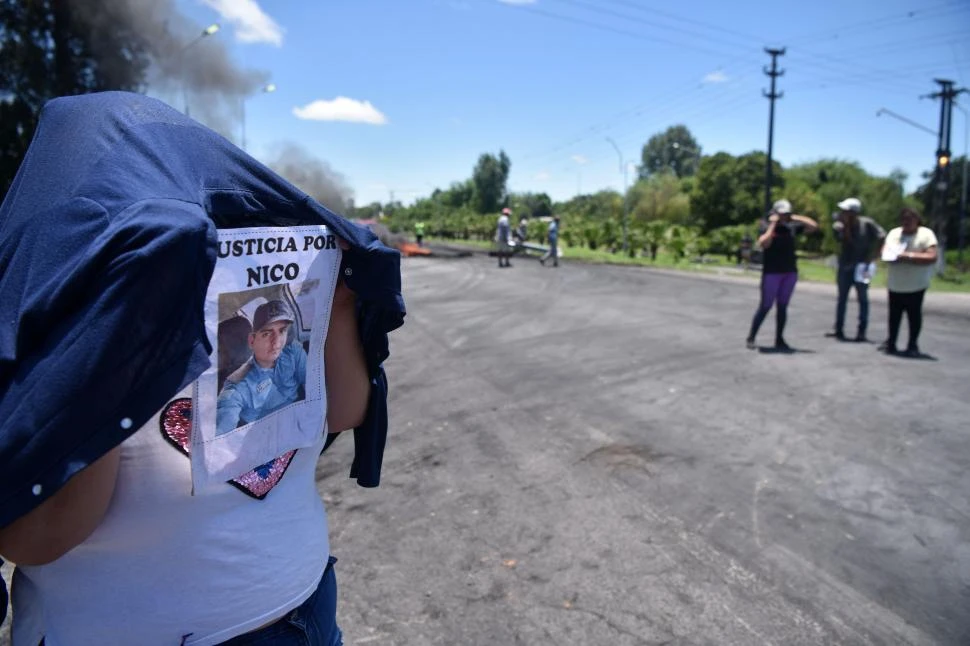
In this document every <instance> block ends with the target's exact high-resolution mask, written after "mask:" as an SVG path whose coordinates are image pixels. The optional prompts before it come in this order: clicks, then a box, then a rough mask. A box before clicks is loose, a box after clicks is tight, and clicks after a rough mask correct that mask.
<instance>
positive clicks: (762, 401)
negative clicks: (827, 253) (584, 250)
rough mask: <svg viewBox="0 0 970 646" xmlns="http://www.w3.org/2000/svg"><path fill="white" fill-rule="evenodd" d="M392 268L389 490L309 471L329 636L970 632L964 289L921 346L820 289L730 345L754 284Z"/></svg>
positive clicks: (494, 638)
mask: <svg viewBox="0 0 970 646" xmlns="http://www.w3.org/2000/svg"><path fill="white" fill-rule="evenodd" d="M405 283H406V292H407V298H408V305H409V309H410V314H409V317H408V322H407V325H406V326H405V328H404V329H402V330H400V331H399V332H397V333H395V335H394V337H393V342H392V351H393V356H392V359H391V360H390V361H389V363H388V371H389V374H390V379H391V385H392V395H391V411H392V431H391V440H390V444H389V446H388V450H387V453H386V456H385V466H384V479H383V483H382V486H381V487H380V488H379V489H376V490H365V489H361V488H358V487H356V486H355V485H353V484H352V483H351V482H350V481H348V480H347V479H346V468H347V467H346V465H349V461H350V456H351V453H352V442H350V441H349V438H345V439H341V440H340V441H339V442H338V443H337V444H336V445H335V446H334V447H333V449H332V452H331V453H328V455H327V456H326V457H325V458H324V459H323V460H322V461H321V464H320V469H319V477H320V490H321V492H322V493H323V495H324V497H325V499H326V500H327V502H328V508H329V511H330V521H331V533H332V544H333V549H334V552H335V554H336V555H337V556H338V557H339V558H340V563H339V564H338V566H337V570H338V577H339V578H340V581H341V600H340V604H341V605H340V621H341V623H342V625H343V627H344V630H345V634H346V643H347V644H348V645H356V644H377V645H383V644H388V645H400V646H404V645H407V646H422V645H431V644H434V645H441V646H454V645H466V644H467V645H482V646H485V645H489V646H490V645H492V644H556V645H561V644H569V645H572V644H584V645H586V644H611V645H627V644H629V645H633V644H685V645H686V644H698V645H699V644H712V645H733V644H737V645H742V646H749V645H755V644H776V645H779V646H782V645H784V646H788V645H800V644H819V645H822V644H825V645H828V644H885V645H893V646H895V645H902V644H954V645H956V644H967V643H970V610H968V609H970V544H968V538H970V498H968V495H967V493H968V491H970V468H968V467H970V396H968V395H970V383H968V381H970V340H968V332H970V307H968V308H962V307H961V303H963V302H965V301H960V300H959V299H955V300H954V299H949V300H947V299H940V300H939V301H938V304H941V305H942V306H941V307H938V308H936V309H935V310H934V311H940V312H942V313H940V314H930V315H929V316H928V317H927V320H926V324H925V333H924V340H923V347H924V349H925V350H926V351H928V352H930V353H931V354H933V355H935V356H936V357H937V359H938V360H936V361H931V360H927V361H912V360H904V359H895V358H887V357H883V356H881V355H879V354H878V353H877V352H876V351H875V349H874V346H873V345H857V344H837V343H835V342H832V341H829V340H827V339H824V338H823V337H822V333H823V332H824V331H825V330H827V329H828V328H829V326H830V325H831V321H832V316H833V309H834V303H833V301H832V296H831V288H824V287H817V286H816V287H808V286H802V288H801V289H800V290H799V291H796V295H795V301H794V303H793V307H792V311H791V315H790V323H789V329H790V332H789V334H788V339H789V342H790V343H792V344H793V345H795V346H797V347H798V348H800V349H801V350H802V351H801V352H799V353H797V354H794V355H778V354H771V353H760V352H752V351H748V350H745V349H744V344H743V338H744V336H745V333H746V331H747V325H748V322H749V321H750V316H751V314H752V313H753V310H754V307H755V304H756V300H757V290H756V287H755V286H754V283H751V282H740V283H739V282H737V281H731V280H716V279H710V278H703V277H698V276H692V275H671V274H668V273H660V272H651V271H647V270H640V269H636V268H621V267H603V266H584V265H571V264H569V263H568V262H566V263H564V266H562V267H560V268H559V269H558V270H554V269H551V268H542V267H540V266H539V265H538V264H537V263H535V262H534V261H531V262H530V261H519V262H517V263H516V265H515V267H514V268H512V269H504V270H499V269H497V268H496V267H495V265H494V260H488V259H485V258H483V257H473V258H464V259H455V260H433V259H410V260H406V261H405ZM932 296H935V295H931V297H932ZM930 303H931V304H932V303H933V300H932V298H931V301H930ZM854 312H855V310H854V306H852V307H851V309H850V313H851V315H852V316H854V315H855V314H854ZM873 315H874V319H875V320H874V322H873V325H872V330H871V336H872V337H873V338H876V339H880V338H881V337H882V335H883V333H884V323H883V319H884V315H885V308H884V305H879V304H877V305H874V308H873ZM773 324H774V321H773V318H769V320H768V321H767V322H766V323H765V327H764V329H763V331H762V338H763V340H765V341H767V340H769V339H770V338H771V335H772V334H773ZM0 641H2V639H0Z"/></svg>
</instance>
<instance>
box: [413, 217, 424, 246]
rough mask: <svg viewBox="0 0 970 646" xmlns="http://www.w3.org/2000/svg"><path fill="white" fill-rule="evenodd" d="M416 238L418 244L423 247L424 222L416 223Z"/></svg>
mask: <svg viewBox="0 0 970 646" xmlns="http://www.w3.org/2000/svg"><path fill="white" fill-rule="evenodd" d="M414 239H415V240H416V241H417V243H418V246H419V247H421V246H423V245H422V242H423V241H424V222H415V223H414Z"/></svg>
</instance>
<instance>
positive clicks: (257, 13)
mask: <svg viewBox="0 0 970 646" xmlns="http://www.w3.org/2000/svg"><path fill="white" fill-rule="evenodd" d="M202 2H203V3H205V4H206V5H208V6H209V7H211V8H212V9H214V10H215V11H216V12H217V13H218V14H219V15H220V16H221V17H222V19H223V20H225V21H226V22H228V23H229V24H231V25H232V26H233V27H235V28H236V38H238V39H239V40H240V42H243V43H269V44H271V45H276V46H277V47H279V46H281V45H282V44H283V29H282V27H280V26H279V25H277V24H276V21H275V20H273V19H272V18H270V17H269V16H268V15H266V14H265V13H263V10H262V9H260V8H259V4H258V3H257V2H256V0H202Z"/></svg>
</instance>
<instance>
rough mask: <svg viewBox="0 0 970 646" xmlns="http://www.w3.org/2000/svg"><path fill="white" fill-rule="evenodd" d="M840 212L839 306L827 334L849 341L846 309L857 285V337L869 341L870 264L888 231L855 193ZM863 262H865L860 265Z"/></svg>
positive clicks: (841, 205)
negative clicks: (865, 209)
mask: <svg viewBox="0 0 970 646" xmlns="http://www.w3.org/2000/svg"><path fill="white" fill-rule="evenodd" d="M838 207H839V212H838V217H837V219H836V221H835V222H834V223H833V224H832V228H833V229H834V230H835V238H836V240H838V241H839V242H840V243H841V247H840V250H839V265H838V273H837V279H836V282H837V284H838V288H839V298H838V301H837V304H836V307H835V330H833V331H832V332H829V333H827V334H826V336H829V337H834V338H836V339H838V340H839V341H845V340H846V336H845V309H846V305H847V304H848V300H849V290H850V289H852V287H853V285H854V286H855V290H856V294H857V295H858V297H859V327H858V328H857V330H856V336H855V340H856V341H859V342H864V341H866V328H867V327H868V325H869V279H870V277H871V276H870V274H869V270H868V267H869V265H870V264H871V263H872V261H873V260H874V259H875V258H876V255H877V254H878V252H879V246H880V243H881V241H882V240H883V239H885V237H886V231H885V230H884V229H883V228H882V227H881V226H879V225H878V224H876V222H875V221H874V220H873V219H872V218H867V217H865V216H863V215H861V213H862V201H861V200H859V199H858V198H855V197H850V198H847V199H844V200H842V201H841V202H839V204H838ZM860 265H861V266H860Z"/></svg>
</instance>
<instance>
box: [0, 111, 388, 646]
mask: <svg viewBox="0 0 970 646" xmlns="http://www.w3.org/2000/svg"><path fill="white" fill-rule="evenodd" d="M14 187H15V190H11V191H10V192H8V193H7V195H6V197H5V198H4V200H3V203H2V204H0V222H2V223H3V226H2V227H0V267H3V269H2V275H3V277H2V280H0V310H2V311H3V317H0V356H2V360H0V364H2V369H0V464H3V467H4V468H3V469H2V470H0V492H3V496H2V499H0V565H2V564H3V560H10V561H12V562H13V563H15V564H16V570H15V571H14V574H13V580H14V583H13V586H12V593H13V594H12V597H13V622H12V623H13V625H12V631H11V633H12V641H13V643H16V644H26V645H28V646H35V645H37V644H40V643H46V644H48V645H51V646H53V645H54V644H71V645H75V644H138V645H139V646H172V645H177V644H182V645H184V646H190V645H194V646H212V645H215V644H231V645H232V646H254V645H255V644H274V645H278V646H286V645H296V644H301V645H313V646H335V645H337V644H340V643H341V632H340V629H339V627H338V625H337V615H336V613H337V609H336V608H337V579H336V574H335V568H334V563H335V561H336V559H335V558H334V557H333V555H332V554H331V551H330V541H329V537H328V520H327V514H326V509H325V507H324V503H323V500H322V499H321V497H320V493H319V492H318V490H317V482H316V479H315V474H316V470H317V463H318V461H319V458H320V454H321V451H322V450H323V449H324V447H325V446H326V445H327V443H328V440H329V439H332V438H333V437H334V435H333V434H332V433H328V430H329V431H331V432H334V433H335V432H338V431H343V430H344V429H350V428H353V429H354V431H353V432H352V433H353V436H354V437H353V439H354V462H353V467H352V470H351V476H352V477H354V478H356V479H357V482H358V484H360V485H362V486H368V487H374V486H377V485H378V484H379V478H380V470H381V463H382V459H383V454H384V448H385V443H386V438H387V379H386V375H385V372H384V369H383V367H382V364H383V362H384V360H385V359H386V358H387V356H388V336H387V333H388V332H390V331H391V330H393V329H395V328H397V327H399V326H400V325H401V324H403V319H404V314H405V312H404V302H403V298H402V296H401V283H400V255H399V253H398V252H397V251H394V250H391V249H389V248H387V247H386V246H384V245H383V244H381V243H380V241H379V240H378V239H377V237H376V236H375V235H374V234H373V233H372V232H371V231H369V230H367V229H365V228H363V227H361V226H358V225H355V224H353V223H351V222H348V221H347V220H345V219H344V218H341V217H340V216H338V215H336V214H334V213H332V212H330V211H328V210H327V209H326V208H325V207H323V206H322V205H321V204H319V203H318V202H316V201H315V200H313V199H312V198H311V197H310V196H308V195H306V194H305V193H304V192H302V191H300V190H299V189H297V188H296V187H295V186H293V185H291V184H290V183H289V182H287V181H286V180H284V179H283V178H282V177H280V176H279V175H277V174H276V173H274V172H273V171H272V170H270V169H269V168H267V167H265V166H263V165H262V164H260V163H259V162H258V161H256V160H255V159H253V158H252V157H250V156H248V155H247V154H245V153H244V152H242V151H240V150H239V149H238V148H237V147H236V146H233V145H232V144H231V143H230V142H229V141H227V140H226V139H224V138H223V137H221V136H219V135H218V134H217V133H215V132H213V131H212V130H210V129H208V128H206V127H204V126H202V125H201V124H199V123H196V122H194V121H192V120H191V119H189V118H188V117H186V116H185V115H183V114H181V113H180V112H178V111H177V110H174V109H172V108H171V107H169V106H167V105H165V104H164V103H162V102H161V101H158V100H156V99H152V98H150V97H147V96H144V95H140V94H134V93H128V92H99V93H91V94H84V95H79V96H70V97H63V98H58V99H54V100H52V101H50V102H48V103H47V104H46V105H45V106H44V108H43V109H42V110H41V112H40V118H39V121H38V124H37V129H36V133H35V134H34V137H33V140H32V142H31V144H30V147H29V149H28V150H27V154H26V157H25V158H24V161H23V164H21V166H20V169H19V171H18V172H17V175H16V178H15V180H14ZM256 223H258V225H259V226H289V227H295V226H299V225H310V226H326V227H327V229H328V230H329V231H330V232H332V233H333V235H334V237H335V238H336V239H337V240H338V241H339V242H338V245H339V246H340V248H341V252H340V265H342V266H335V267H334V271H335V272H338V273H337V283H336V287H335V289H334V291H333V293H332V295H331V294H327V293H323V294H322V295H321V297H322V298H329V299H331V300H330V310H329V315H328V319H327V322H326V325H327V328H326V330H325V334H324V335H323V336H324V338H325V339H326V340H325V342H324V343H323V344H322V347H319V346H318V347H317V348H316V349H315V350H314V352H315V353H322V356H320V354H315V356H314V358H313V361H314V362H315V365H318V366H320V369H319V371H318V373H317V374H316V375H314V378H315V379H319V380H321V381H322V382H323V383H322V384H321V386H324V387H325V388H324V390H323V391H322V392H323V394H324V397H325V398H326V401H325V402H321V403H325V404H326V407H325V409H323V410H322V411H321V413H323V414H325V418H324V417H319V418H316V419H314V420H308V428H307V431H308V436H307V439H308V440H309V443H308V442H303V443H301V444H299V446H297V447H294V448H293V449H292V450H290V451H287V452H285V453H283V454H281V455H279V456H277V457H276V458H275V459H273V460H272V461H271V462H267V463H265V464H263V465H259V466H255V467H249V463H248V462H247V463H246V464H239V465H237V466H238V467H239V469H238V471H239V472H241V471H244V470H245V469H246V468H250V470H248V471H246V472H245V473H240V474H239V475H238V476H237V477H235V478H234V479H232V480H230V481H226V482H223V483H215V484H213V485H212V486H211V487H210V489H209V490H207V491H205V492H198V491H196V492H193V488H192V466H191V462H190V458H189V453H190V451H191V450H194V449H193V447H194V446H195V445H194V444H193V443H192V439H193V424H194V423H198V420H199V419H200V418H201V416H202V415H205V413H203V412H201V411H202V410H204V409H205V404H201V405H194V404H193V391H194V390H195V386H194V384H197V383H198V382H197V380H198V379H199V378H200V376H202V375H203V374H204V373H205V371H206V370H208V369H209V367H210V364H211V361H212V360H214V359H215V356H214V355H215V352H213V348H212V347H211V345H210V344H209V341H208V340H207V325H206V320H205V316H204V312H205V305H206V294H207V293H208V292H209V287H210V286H211V285H210V278H211V277H212V275H213V273H214V272H215V271H218V270H216V259H217V257H218V255H219V247H220V245H218V240H219V236H218V230H219V229H220V228H222V229H236V228H239V227H249V226H257V224H256ZM293 232H294V233H293V235H294V236H295V235H296V229H293ZM249 239H250V240H252V238H249ZM51 250H56V251H57V253H51ZM304 285H306V283H304ZM52 286H55V288H52ZM273 309H274V308H273V306H272V304H271V306H270V307H269V308H268V311H265V313H266V314H271V313H272V311H273ZM279 314H280V312H279V311H277V312H276V314H275V315H273V316H269V317H268V318H274V317H275V316H278V315H279ZM289 314H292V312H290V313H289ZM279 324H280V325H284V324H285V325H288V324H289V323H286V322H284V321H282V320H281V321H279ZM271 325H272V324H271ZM256 327H257V328H259V327H260V325H258V324H257V325H256ZM278 331H279V330H278ZM316 331H317V330H314V332H316ZM321 331H322V330H321ZM254 350H255V349H254ZM259 354H261V355H262V354H263V353H262V351H260V352H259ZM267 360H268V359H267ZM215 367H216V366H212V368H215ZM260 385H262V386H266V387H269V384H267V383H266V382H265V381H262V382H260ZM213 394H214V393H213ZM194 407H195V408H196V410H193V408H194ZM210 414H212V415H213V416H214V411H213V412H211V413H210ZM212 421H214V419H213V420H212ZM283 425H284V424H281V426H283ZM280 430H282V431H286V430H289V429H280ZM250 437H251V438H253V441H256V442H259V441H261V440H260V438H259V437H256V436H250ZM243 441H245V440H243ZM230 451H231V449H230ZM232 457H234V456H233V455H231V454H230V455H229V458H230V459H231V458H232ZM4 574H6V572H4ZM2 588H3V581H2V580H0V589H2ZM2 596H4V595H3V593H2V592H0V597H2ZM6 609H7V607H6V605H5V604H4V605H3V606H2V607H0V622H2V621H3V618H4V615H5V614H6Z"/></svg>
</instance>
